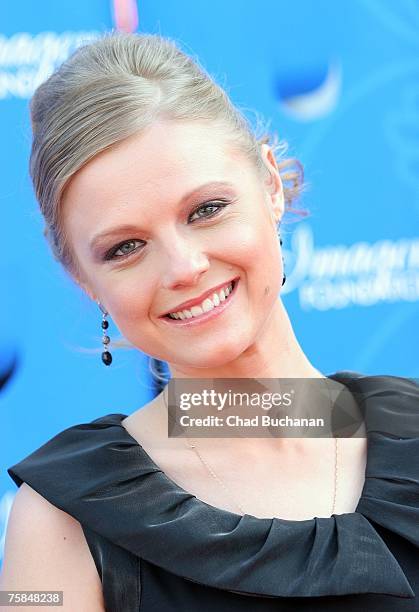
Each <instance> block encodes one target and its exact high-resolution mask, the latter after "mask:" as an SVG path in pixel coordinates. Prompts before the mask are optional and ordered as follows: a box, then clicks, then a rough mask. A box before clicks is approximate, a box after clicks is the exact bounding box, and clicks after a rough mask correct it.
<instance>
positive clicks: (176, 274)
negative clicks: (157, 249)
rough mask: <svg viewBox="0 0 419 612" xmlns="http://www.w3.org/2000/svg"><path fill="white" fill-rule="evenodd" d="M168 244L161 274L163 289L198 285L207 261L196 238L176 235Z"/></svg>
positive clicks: (206, 268)
mask: <svg viewBox="0 0 419 612" xmlns="http://www.w3.org/2000/svg"><path fill="white" fill-rule="evenodd" d="M166 238H167V236H166ZM168 242H169V244H168V246H167V247H166V249H167V250H166V257H165V258H164V259H165V262H166V265H164V269H163V274H162V285H163V287H165V288H166V289H177V288H179V287H182V286H190V285H195V284H197V283H199V278H200V276H201V275H202V274H203V273H204V272H206V271H207V270H208V268H209V260H208V257H207V256H206V255H205V253H204V252H203V250H202V244H201V245H200V244H199V240H198V238H197V237H192V238H191V237H190V236H189V238H185V237H182V236H180V235H178V234H177V235H173V237H172V240H170V241H168Z"/></svg>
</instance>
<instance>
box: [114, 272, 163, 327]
mask: <svg viewBox="0 0 419 612" xmlns="http://www.w3.org/2000/svg"><path fill="white" fill-rule="evenodd" d="M131 272H132V271H131ZM104 295H106V297H107V301H106V303H107V305H108V308H109V310H110V311H111V313H112V318H113V320H114V321H115V323H116V325H117V326H118V327H119V328H121V327H126V326H127V325H130V324H131V323H132V322H134V321H135V322H136V323H137V324H138V322H139V321H141V320H144V319H145V318H146V316H147V313H148V310H149V305H148V302H147V297H148V296H150V295H152V292H151V289H148V288H147V287H146V286H144V283H143V281H142V277H141V274H139V273H137V274H132V273H131V274H130V275H128V274H127V275H125V277H124V279H118V280H117V282H115V281H114V282H112V283H111V286H109V287H108V288H107V289H105V291H104Z"/></svg>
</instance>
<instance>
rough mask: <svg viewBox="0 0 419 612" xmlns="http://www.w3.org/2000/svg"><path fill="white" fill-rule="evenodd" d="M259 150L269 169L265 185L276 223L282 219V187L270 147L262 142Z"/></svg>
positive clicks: (283, 201)
mask: <svg viewBox="0 0 419 612" xmlns="http://www.w3.org/2000/svg"><path fill="white" fill-rule="evenodd" d="M260 152H261V156H262V159H263V162H264V164H265V166H266V167H267V169H268V171H269V174H268V176H267V178H266V179H265V185H266V189H267V191H268V193H269V197H270V200H271V211H272V214H273V217H274V220H275V223H276V224H277V223H279V221H280V220H281V219H282V215H283V214H284V208H285V198H284V188H283V185H282V181H281V177H280V175H279V169H278V164H277V161H276V159H275V155H274V154H273V152H272V149H271V147H270V146H269V145H268V144H262V145H261V150H260Z"/></svg>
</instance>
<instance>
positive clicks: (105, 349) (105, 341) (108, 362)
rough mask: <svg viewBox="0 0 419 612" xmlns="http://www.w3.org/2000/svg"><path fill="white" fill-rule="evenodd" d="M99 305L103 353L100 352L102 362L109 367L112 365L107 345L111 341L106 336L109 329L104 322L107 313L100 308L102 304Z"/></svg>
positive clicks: (106, 322)
mask: <svg viewBox="0 0 419 612" xmlns="http://www.w3.org/2000/svg"><path fill="white" fill-rule="evenodd" d="M98 304H99V308H100V309H101V311H102V334H103V336H102V344H103V352H102V361H103V363H104V364H105V365H106V366H109V365H111V363H112V355H111V353H110V352H109V350H108V345H109V343H110V341H111V339H110V338H109V336H108V335H107V332H106V330H107V329H108V327H109V322H108V321H107V320H106V317H107V316H108V312H107V311H106V310H104V308H103V307H102V304H100V303H99V302H98Z"/></svg>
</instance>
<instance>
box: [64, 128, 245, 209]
mask: <svg viewBox="0 0 419 612" xmlns="http://www.w3.org/2000/svg"><path fill="white" fill-rule="evenodd" d="M246 162H247V160H246V159H245V158H244V155H243V154H242V153H240V152H238V151H237V150H235V149H234V148H233V146H232V145H231V143H230V141H229V140H228V137H227V135H226V134H223V133H222V131H221V130H220V129H214V126H209V125H206V124H197V123H191V122H189V123H181V122H159V123H155V124H153V125H152V126H150V127H149V128H148V129H147V130H146V131H145V132H143V133H141V134H135V135H133V136H131V137H129V138H127V139H125V140H124V141H122V142H120V143H118V144H117V145H115V146H113V147H112V148H111V149H109V150H106V151H104V152H102V153H100V154H99V155H97V156H96V157H95V158H94V159H92V160H91V161H90V162H88V163H87V164H86V166H84V167H83V168H82V169H81V170H79V172H77V173H76V175H75V176H74V177H73V178H72V179H71V181H70V184H69V186H68V187H67V189H66V191H65V194H64V196H63V203H64V202H66V208H67V204H69V206H68V208H69V210H68V211H67V212H68V213H70V215H71V212H75V209H77V208H78V207H82V208H83V207H84V205H86V204H88V205H89V207H91V206H94V205H95V204H99V205H100V207H101V208H102V209H103V207H104V205H105V204H106V203H107V202H109V203H111V202H112V203H116V202H120V201H122V200H125V201H126V199H127V198H131V199H132V197H135V198H136V199H137V198H138V197H139V196H141V195H144V196H147V199H149V196H150V195H152V196H153V200H156V199H159V197H160V196H162V197H163V198H167V197H168V196H169V197H170V198H171V199H172V198H174V199H175V200H176V198H180V197H182V195H183V194H184V192H185V191H188V190H189V189H191V190H192V189H193V188H194V187H196V185H197V184H200V183H204V182H206V181H207V182H209V181H211V180H214V181H215V180H223V179H227V178H229V179H230V180H237V181H238V182H240V180H241V176H242V175H243V173H246V172H248V171H249V168H248V167H247V166H248V163H246ZM70 209H71V211H70Z"/></svg>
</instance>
